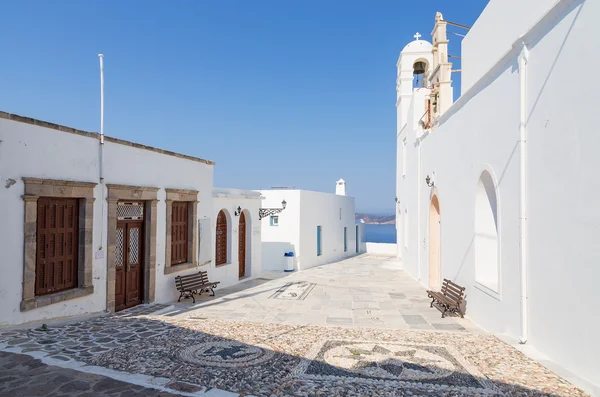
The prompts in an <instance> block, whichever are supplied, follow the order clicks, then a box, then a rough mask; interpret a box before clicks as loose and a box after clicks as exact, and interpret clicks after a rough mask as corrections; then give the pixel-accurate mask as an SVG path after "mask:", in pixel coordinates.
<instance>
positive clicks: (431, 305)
mask: <svg viewBox="0 0 600 397" xmlns="http://www.w3.org/2000/svg"><path fill="white" fill-rule="evenodd" d="M434 302H435V298H433V299H432V300H431V304H430V305H429V307H433V303H434Z"/></svg>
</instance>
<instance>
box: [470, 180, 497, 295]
mask: <svg viewBox="0 0 600 397" xmlns="http://www.w3.org/2000/svg"><path fill="white" fill-rule="evenodd" d="M475 281H477V282H478V283H479V284H481V285H483V286H485V287H487V288H489V289H490V290H492V291H494V292H497V293H500V260H499V255H498V200H497V198H496V188H495V186H494V180H493V179H492V176H491V175H490V173H489V172H488V171H484V172H483V173H482V174H481V177H480V178H479V183H478V184H477V193H476V198H475Z"/></svg>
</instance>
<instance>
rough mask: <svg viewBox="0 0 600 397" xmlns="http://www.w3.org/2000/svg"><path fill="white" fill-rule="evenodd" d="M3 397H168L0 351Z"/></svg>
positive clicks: (124, 383)
mask: <svg viewBox="0 0 600 397" xmlns="http://www.w3.org/2000/svg"><path fill="white" fill-rule="evenodd" d="M0 396H2V397H30V396H31V397H33V396H36V397H92V396H94V397H171V396H173V397H174V396H180V395H178V394H171V393H167V392H164V391H160V390H156V389H149V388H145V387H142V386H137V385H132V384H130V383H126V382H121V381H118V380H114V379H111V378H107V377H105V376H100V375H94V374H86V373H82V372H79V371H75V370H72V369H65V368H60V367H56V366H51V365H46V364H43V363H42V362H41V361H40V360H39V359H35V358H33V357H30V356H28V355H24V354H15V353H6V352H2V351H0Z"/></svg>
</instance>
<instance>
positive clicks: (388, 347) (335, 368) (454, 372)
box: [295, 340, 497, 394]
mask: <svg viewBox="0 0 600 397" xmlns="http://www.w3.org/2000/svg"><path fill="white" fill-rule="evenodd" d="M295 374H296V375H297V376H299V377H304V378H307V379H314V380H328V379H331V378H332V377H333V378H336V377H337V378H339V379H344V381H346V382H347V381H351V382H358V383H365V382H366V383H373V382H376V383H377V382H380V383H381V384H382V386H384V385H385V384H386V383H390V381H395V382H401V383H402V384H410V382H414V383H420V384H426V385H431V387H435V386H446V387H467V388H473V389H474V392H477V393H491V394H495V393H497V390H496V389H495V388H494V387H493V385H492V384H491V383H490V382H488V381H486V380H485V379H484V377H483V376H482V375H481V373H479V371H477V370H476V369H475V368H474V367H472V366H471V365H469V364H468V363H467V362H466V361H465V360H464V359H463V358H462V357H461V356H460V354H459V353H458V351H456V350H455V349H453V348H452V347H450V346H441V345H434V344H404V343H390V342H385V341H348V340H326V341H324V342H320V343H318V344H316V346H315V348H313V353H312V354H309V355H308V356H307V359H306V360H304V361H303V362H302V363H301V364H300V365H299V366H298V368H297V369H296V370H295Z"/></svg>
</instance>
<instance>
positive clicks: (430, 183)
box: [425, 172, 435, 187]
mask: <svg viewBox="0 0 600 397" xmlns="http://www.w3.org/2000/svg"><path fill="white" fill-rule="evenodd" d="M425 183H427V186H429V187H434V186H435V172H434V173H433V174H432V176H429V175H427V176H426V177H425Z"/></svg>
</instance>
